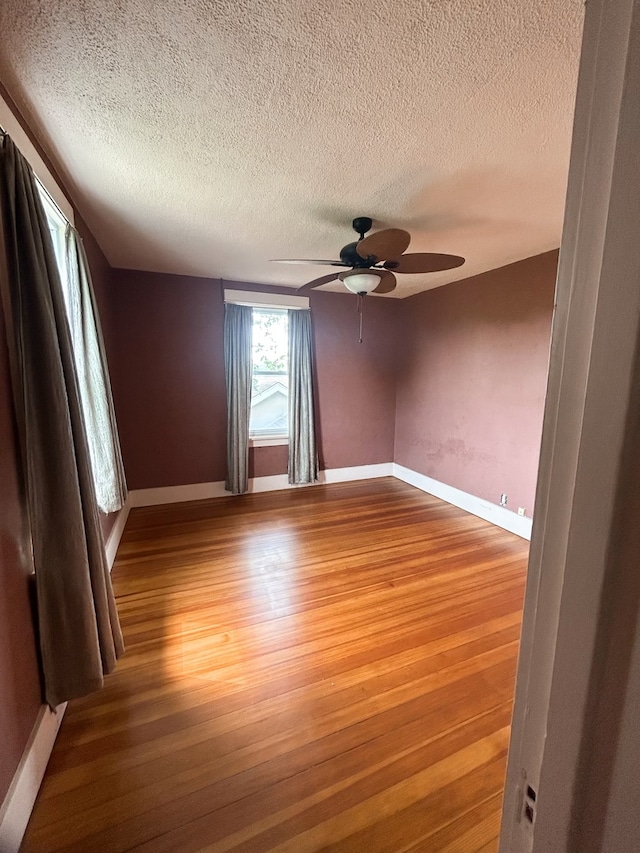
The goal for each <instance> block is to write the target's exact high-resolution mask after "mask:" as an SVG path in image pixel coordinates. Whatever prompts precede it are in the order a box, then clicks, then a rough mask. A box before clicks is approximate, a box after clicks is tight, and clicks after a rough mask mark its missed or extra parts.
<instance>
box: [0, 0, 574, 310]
mask: <svg viewBox="0 0 640 853" xmlns="http://www.w3.org/2000/svg"><path fill="white" fill-rule="evenodd" d="M582 14H583V10H582V2H581V0H473V2H472V0H430V2H429V0H422V2H420V0H377V2H363V0H172V2H168V0H156V2H153V3H149V2H147V0H41V2H36V0H2V4H1V5H0V32H1V33H2V39H1V41H0V79H2V81H3V83H4V85H5V87H6V89H7V91H8V92H9V93H10V95H11V96H12V98H13V99H14V100H15V101H16V103H17V105H18V106H19V108H20V109H21V110H22V111H23V112H24V114H25V116H26V117H27V119H28V120H29V122H30V123H31V124H32V126H33V128H34V129H35V130H36V132H37V134H38V136H39V137H40V139H41V140H42V142H43V144H44V146H45V148H46V149H47V150H48V152H49V153H50V155H51V156H52V158H53V159H54V162H56V163H57V164H58V165H59V166H60V170H61V172H62V174H63V176H64V178H65V180H66V181H67V182H68V185H69V187H70V188H71V190H72V192H73V195H74V198H75V200H76V202H77V204H78V207H79V209H80V212H81V214H82V215H83V216H84V218H85V219H86V220H87V222H88V224H89V225H90V227H91V229H92V231H93V232H94V234H95V236H96V237H97V239H98V242H99V243H100V245H101V246H102V248H103V250H104V252H105V254H106V255H107V257H108V259H109V261H110V262H111V264H112V265H113V266H116V267H130V268H134V269H146V270H154V271H163V272H173V273H182V274H191V275H199V276H213V277H222V278H224V279H232V280H246V281H258V282H269V283H274V284H275V283H278V284H287V285H296V284H302V283H303V282H305V281H306V280H309V279H311V278H315V277H316V276H320V275H323V274H325V273H327V272H329V269H328V268H326V267H287V266H278V265H275V264H269V263H268V259H269V258H274V257H311V258H313V257H320V258H323V257H329V258H331V257H336V256H337V253H338V251H339V250H340V248H341V247H342V246H343V245H344V244H345V243H347V242H350V241H351V239H352V238H354V237H355V235H354V233H353V232H352V231H351V226H350V223H351V219H352V218H353V217H354V216H356V215H365V216H372V217H373V218H374V220H375V223H376V226H378V227H382V226H388V225H393V226H400V227H405V228H407V229H408V230H409V231H411V233H412V237H413V239H412V243H411V247H410V250H409V251H435V252H450V253H453V254H460V255H464V256H465V257H466V258H467V263H466V264H465V266H464V267H462V268H461V269H457V270H451V271H450V272H445V273H435V274H431V275H422V276H409V275H405V276H399V279H400V285H399V287H398V290H397V291H396V294H395V295H398V296H406V295H408V294H410V293H414V292H416V291H419V290H424V289H427V288H429V287H434V286H439V285H442V284H445V283H447V282H450V281H454V280H457V279H459V278H461V277H465V276H470V275H474V274H476V273H478V272H483V271H485V270H488V269H492V268H495V267H498V266H501V265H504V264H507V263H510V262H512V261H515V260H519V259H521V258H524V257H528V256H531V255H534V254H537V253H538V252H543V251H546V250H548V249H551V248H554V247H556V246H558V245H559V242H560V234H561V226H562V213H563V205H564V193H565V184H566V175H567V168H568V154H569V143H570V134H571V123H572V113H573V101H574V92H575V85H576V75H577V67H578V58H579V49H580V37H581V28H582ZM330 287H335V286H330Z"/></svg>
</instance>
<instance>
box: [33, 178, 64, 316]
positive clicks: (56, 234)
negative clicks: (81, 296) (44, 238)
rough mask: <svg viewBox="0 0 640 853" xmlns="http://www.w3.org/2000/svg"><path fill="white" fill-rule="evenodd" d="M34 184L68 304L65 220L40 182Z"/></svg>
mask: <svg viewBox="0 0 640 853" xmlns="http://www.w3.org/2000/svg"><path fill="white" fill-rule="evenodd" d="M36 183H37V186H38V190H39V191H40V200H41V201H42V206H43V207H44V212H45V215H46V217H47V224H48V226H49V232H50V234H51V241H52V243H53V251H54V254H55V256H56V262H57V264H58V272H59V273H60V279H61V281H62V290H63V293H64V298H65V301H66V302H67V303H68V294H67V276H66V258H65V255H66V252H65V241H64V235H65V229H66V227H67V219H66V217H65V215H64V214H63V213H62V212H61V211H60V208H59V207H58V205H57V204H56V203H55V202H54V201H53V199H52V198H51V196H50V195H49V193H48V192H47V191H46V189H45V188H44V187H43V186H42V184H41V183H40V181H38V180H37V179H36Z"/></svg>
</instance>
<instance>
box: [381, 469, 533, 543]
mask: <svg viewBox="0 0 640 853" xmlns="http://www.w3.org/2000/svg"><path fill="white" fill-rule="evenodd" d="M393 476H394V477H397V478H398V480H402V481H403V482H405V483H409V485H411V486H415V487H416V488H418V489H421V491H423V492H428V494H430V495H433V496H434V497H436V498H440V499H441V500H443V501H447V503H450V504H453V506H457V507H459V508H460V509H464V510H465V511H466V512H470V513H471V514H472V515H477V516H478V517H479V518H483V519H484V520H485V521H490V522H491V524H495V525H496V526H497V527H502V528H503V529H504V530H508V531H510V532H511V533H515V534H516V536H521V537H522V538H523V539H529V540H530V539H531V527H532V524H533V519H531V518H527V517H526V516H521V515H518V514H517V513H515V512H511V510H509V509H505V508H504V507H503V506H498V504H492V503H490V501H485V500H483V498H478V497H476V496H475V495H470V494H469V493H468V492H463V491H462V490H461V489H456V488H454V486H448V485H447V484H446V483H441V482H440V481H439V480H434V479H432V478H431V477H427V476H425V475H424V474H418V472H417V471H412V470H411V469H410V468H405V467H404V466H403V465H398V464H397V463H395V462H394V464H393Z"/></svg>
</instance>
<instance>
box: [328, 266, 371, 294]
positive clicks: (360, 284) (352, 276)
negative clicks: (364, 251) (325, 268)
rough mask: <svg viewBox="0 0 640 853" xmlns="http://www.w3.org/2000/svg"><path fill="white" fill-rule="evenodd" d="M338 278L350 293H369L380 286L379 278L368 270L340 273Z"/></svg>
mask: <svg viewBox="0 0 640 853" xmlns="http://www.w3.org/2000/svg"><path fill="white" fill-rule="evenodd" d="M338 278H340V279H341V281H342V283H343V284H344V286H345V287H346V288H347V290H350V291H351V292H352V293H371V292H372V291H373V290H375V289H376V287H377V286H378V285H379V284H380V276H379V275H378V274H377V273H375V272H371V271H370V270H363V271H360V270H354V271H353V272H345V273H340V275H339V276H338Z"/></svg>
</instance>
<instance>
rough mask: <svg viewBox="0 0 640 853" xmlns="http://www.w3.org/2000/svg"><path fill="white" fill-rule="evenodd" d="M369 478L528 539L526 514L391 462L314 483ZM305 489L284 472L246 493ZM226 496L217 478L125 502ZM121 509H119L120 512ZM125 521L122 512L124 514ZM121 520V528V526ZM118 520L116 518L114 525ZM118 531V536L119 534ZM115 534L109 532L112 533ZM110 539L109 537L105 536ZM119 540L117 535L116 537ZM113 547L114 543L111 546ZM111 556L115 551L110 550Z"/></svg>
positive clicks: (341, 471)
mask: <svg viewBox="0 0 640 853" xmlns="http://www.w3.org/2000/svg"><path fill="white" fill-rule="evenodd" d="M373 477H397V479H399V480H402V481H403V482H405V483H409V485H411V486H416V488H418V489H421V490H422V491H423V492H428V494H430V495H433V496H434V497H437V498H440V499H441V500H443V501H447V503H450V504H453V506H457V507H459V508H460V509H464V510H465V511H466V512H470V513H471V514H472V515H477V516H478V517H479V518H483V519H485V521H490V522H491V523H492V524H495V525H497V526H498V527H502V528H503V529H504V530H509V531H510V532H511V533H515V534H516V535H517V536H521V537H522V538H523V539H531V525H532V519H530V518H527V517H526V516H520V515H517V514H516V513H515V512H511V510H508V509H505V508H504V507H502V506H498V505H497V504H492V503H490V502H489V501H485V500H483V499H482V498H478V497H476V496H475V495H471V494H469V493H468V492H463V491H462V490H461V489H456V488H454V487H453V486H448V485H447V484H446V483H441V482H440V481H439V480H434V479H432V478H431V477H427V476H425V475H424V474H419V473H418V472H417V471H412V470H411V469H410V468H405V467H404V466H402V465H398V464H396V463H395V462H382V463H380V464H377V465H356V466H354V467H351V468H328V469H327V470H326V471H320V474H319V477H318V483H317V484H315V483H312V484H310V485H311V486H313V485H320V484H322V483H346V482H348V481H349V480H369V479H372V478H373ZM297 488H308V486H291V485H289V483H288V482H287V475H286V474H274V475H272V476H270V477H254V478H253V479H251V480H249V493H257V492H273V491H279V490H280V489H297ZM222 497H230V494H229V492H227V491H226V490H225V487H224V481H223V480H219V481H217V482H215V483H192V484H189V485H186V486H163V487H160V488H157V489H134V491H132V492H130V493H129V500H128V502H127V504H128V505H127V508H126V509H127V513H128V509H129V505H130V506H132V507H136V506H156V505H158V504H170V503H180V502H182V501H201V500H206V499H207V498H222ZM122 512H123V511H121V514H122ZM124 521H126V515H125V516H124ZM124 521H123V522H122V528H124ZM119 523H120V518H119V519H118V522H117V524H119ZM121 532H122V531H120V535H121ZM114 533H115V528H114V531H112V535H113V534H114ZM109 539H110V540H111V537H109ZM117 541H118V542H119V541H120V540H119V538H118V540H117ZM115 547H116V548H117V544H116V546H115ZM113 553H114V555H115V550H114V552H113Z"/></svg>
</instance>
